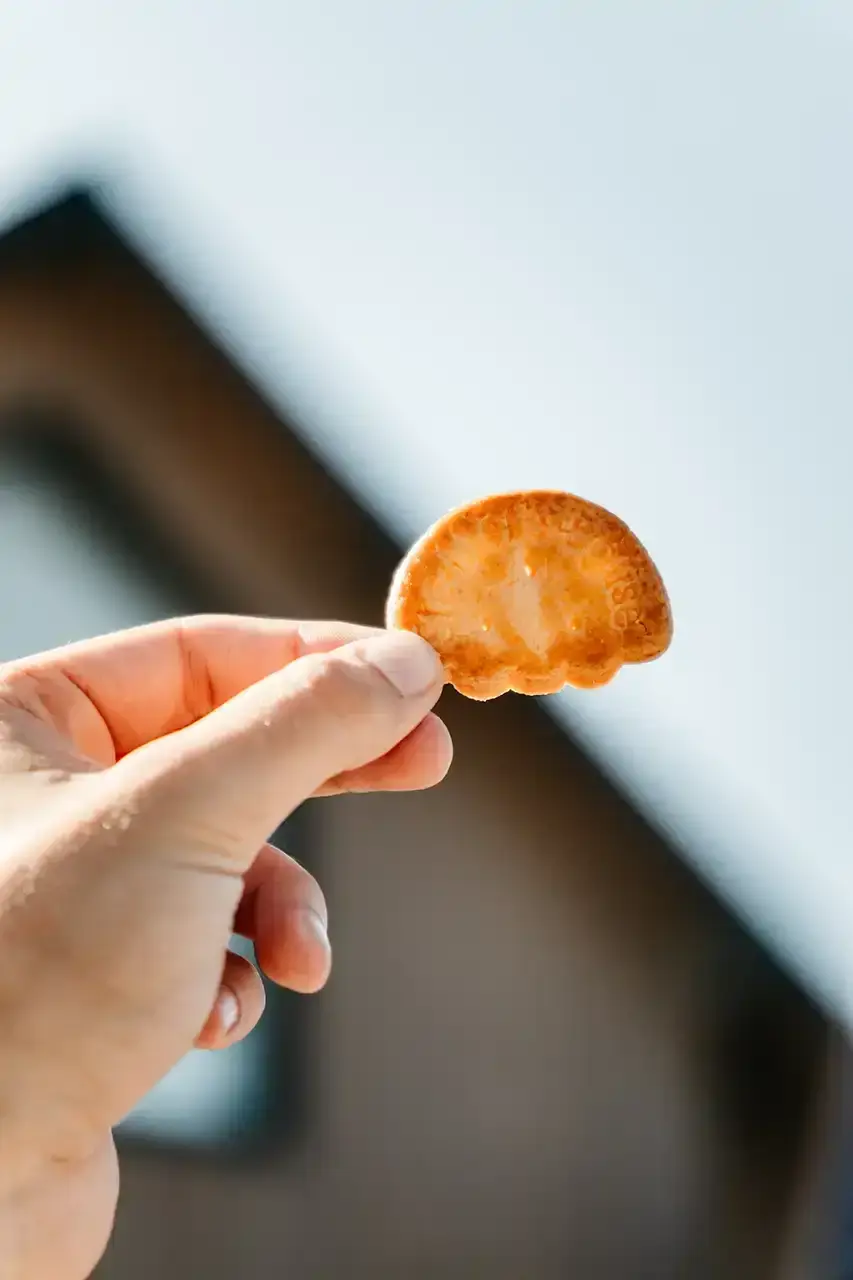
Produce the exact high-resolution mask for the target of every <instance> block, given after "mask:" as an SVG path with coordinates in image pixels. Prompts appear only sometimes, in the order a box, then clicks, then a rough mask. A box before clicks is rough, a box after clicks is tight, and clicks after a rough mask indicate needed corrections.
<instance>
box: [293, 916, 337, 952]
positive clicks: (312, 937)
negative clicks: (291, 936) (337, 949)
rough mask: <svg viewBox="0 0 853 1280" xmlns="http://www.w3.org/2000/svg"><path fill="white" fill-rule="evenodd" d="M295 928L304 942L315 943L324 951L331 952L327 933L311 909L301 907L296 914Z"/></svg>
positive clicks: (318, 917) (320, 920) (319, 918)
mask: <svg viewBox="0 0 853 1280" xmlns="http://www.w3.org/2000/svg"><path fill="white" fill-rule="evenodd" d="M297 920H298V924H297V928H298V930H299V932H300V934H301V935H302V938H303V940H304V941H305V942H308V943H311V942H317V943H319V944H320V946H321V947H323V948H324V949H325V950H326V951H331V949H332V948H331V944H330V943H329V932H328V930H327V928H326V926H325V925H324V923H323V921H322V919H321V917H320V916H319V915H318V914H317V912H316V911H314V910H313V909H312V908H311V907H302V908H301V909H300V911H299V912H298V913H297Z"/></svg>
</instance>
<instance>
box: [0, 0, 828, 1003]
mask: <svg viewBox="0 0 853 1280" xmlns="http://www.w3.org/2000/svg"><path fill="white" fill-rule="evenodd" d="M201 15H203V16H201ZM0 121H2V128H0V208H2V210H3V215H4V217H5V218H11V217H13V216H14V215H15V213H16V211H17V209H19V208H20V206H21V203H22V202H25V201H26V200H28V199H29V198H30V197H31V195H32V193H33V191H34V190H35V189H36V188H37V187H38V185H39V184H40V183H41V182H43V181H44V180H46V179H49V178H53V177H55V176H56V175H57V173H58V172H68V173H74V172H77V171H79V168H80V166H81V165H82V166H84V167H89V168H95V169H103V170H104V171H105V172H106V173H107V175H108V176H109V178H110V180H111V196H112V200H113V203H114V206H115V208H116V210H117V211H119V212H120V213H121V215H122V217H123V218H124V219H125V220H126V221H127V222H128V224H129V226H130V227H131V229H132V230H133V232H134V234H135V235H137V236H138V237H139V239H140V241H141V242H142V243H143V244H145V246H146V247H147V248H149V249H150V250H151V251H152V252H154V253H155V254H156V255H157V256H158V258H159V259H160V260H161V261H162V263H163V264H164V266H165V267H166V268H167V269H168V271H169V272H170V274H171V276H172V278H173V279H174V280H175V281H176V282H177V283H178V285H179V286H180V287H181V288H182V289H183V290H184V291H185V293H186V295H187V297H188V298H190V299H191V300H192V301H193V303H194V305H196V306H197V307H198V308H199V309H200V310H201V311H202V313H203V314H204V315H205V316H206V317H207V318H208V320H209V321H211V322H212V323H214V324H216V325H217V326H218V327H219V328H220V329H221V330H223V331H224V332H225V334H226V337H227V340H228V341H229V343H230V344H231V346H232V347H233V349H234V350H235V352H236V353H237V354H238V355H239V356H240V357H241V359H243V360H244V361H247V362H248V363H249V364H250V366H251V368H252V370H253V371H254V373H255V375H256V377H257V378H258V379H259V380H260V381H261V382H262V383H263V385H264V386H265V388H266V389H267V391H268V392H269V393H270V394H271V396H272V397H273V398H274V399H275V398H281V397H285V398H286V399H287V402H288V403H291V404H295V406H296V408H297V409H298V411H299V413H300V415H301V417H302V420H303V421H304V423H305V425H306V428H307V429H308V430H309V431H310V433H311V435H312V437H313V439H314V440H315V442H316V444H317V445H318V447H319V448H320V449H321V450H322V451H323V452H324V453H325V455H326V456H327V458H328V459H329V460H330V461H331V462H332V463H333V465H334V466H336V467H337V468H339V469H341V470H342V471H343V472H345V473H346V474H347V475H348V476H350V477H352V478H353V479H354V480H355V481H356V483H357V485H358V487H359V490H360V492H361V493H362V495H363V496H364V498H365V500H366V501H368V502H369V503H371V504H372V505H373V506H375V508H376V509H378V510H379V511H381V513H382V514H383V515H384V516H385V517H386V518H387V519H388V520H389V521H390V522H391V524H392V525H393V527H394V528H395V530H396V531H397V532H398V534H400V535H401V536H402V537H406V538H408V537H412V536H414V535H416V534H417V533H418V532H420V530H421V529H422V527H423V526H424V525H425V524H427V523H428V522H430V521H431V520H432V519H434V518H435V517H436V516H437V515H438V514H440V513H441V512H442V511H443V510H444V509H445V508H446V507H447V506H449V505H451V504H454V503H456V502H458V501H461V500H464V499H466V498H468V497H473V496H477V495H478V494H480V493H483V492H487V491H490V490H493V489H501V488H510V487H514V486H516V485H522V484H523V485H527V484H535V485H547V486H555V487H563V488H568V489H571V490H574V491H577V492H580V493H582V494H584V495H585V496H588V497H590V498H593V499H594V500H596V501H599V502H602V503H604V504H605V505H607V506H610V507H612V508H613V509H614V510H616V511H618V512H619V513H620V514H621V515H623V516H624V517H625V518H626V519H627V520H628V521H629V523H631V524H632V525H633V527H634V528H635V529H636V531H637V532H638V533H639V535H640V537H641V538H643V540H644V541H645V542H646V543H647V545H648V546H649V548H650V550H651V551H652V553H653V554H654V556H655V557H656V559H657V561H658V563H659V566H660V568H661V570H662V572H663V574H664V576H665V578H666V580H667V583H668V585H669V588H670V591H671V595H672V599H673V605H674V610H675V619H676V628H677V634H676V642H675V645H674V647H673V649H672V652H671V654H670V655H668V656H667V657H666V658H665V659H664V660H662V661H661V662H660V663H657V664H653V665H652V666H649V667H646V668H639V669H635V670H632V671H627V672H623V673H622V674H621V675H620V677H619V678H618V680H617V681H616V682H615V683H614V684H613V685H612V686H610V687H609V688H608V689H606V690H603V691H600V692H598V693H595V694H573V695H571V696H569V697H566V698H564V699H562V700H561V701H560V703H559V704H558V711H559V714H560V715H562V716H564V717H565V718H566V720H567V721H568V722H569V723H570V724H571V725H572V727H573V728H575V730H576V731H577V732H579V733H580V734H581V736H582V737H583V738H584V739H585V741H587V743H588V744H589V745H590V747H591V748H592V749H593V750H594V751H596V752H598V753H599V754H600V755H601V757H602V758H603V759H605V760H606V761H607V762H608V764H609V765H610V766H611V767H613V768H614V769H616V770H617V771H618V772H619V773H620V775H621V776H622V777H623V778H624V779H625V780H627V782H628V784H629V785H630V786H631V787H632V789H633V790H634V792H635V794H636V795H637V796H638V797H640V798H641V799H642V801H643V802H644V803H645V804H647V805H648V806H650V808H651V809H653V810H654V811H655V812H656V813H659V814H663V815H664V818H665V820H666V822H667V824H668V825H669V827H670V829H671V830H672V831H673V833H674V835H675V838H676V839H677V840H678V841H679V842H680V843H681V844H682V845H683V846H684V848H685V849H686V851H687V852H688V854H689V856H690V857H691V858H692V859H694V860H695V862H696V865H697V866H698V867H699V868H700V870H701V871H702V873H703V874H705V875H707V876H709V877H710V878H711V879H712V880H713V881H714V883H715V884H716V885H717V886H718V888H720V890H721V891H722V892H723V893H724V894H727V895H728V896H730V897H731V898H732V900H733V901H735V902H736V903H737V904H738V906H739V908H740V909H741V910H742V911H743V912H745V913H746V914H748V915H749V916H750V917H751V918H752V919H753V920H754V921H755V922H756V923H757V924H758V925H759V927H760V928H761V929H763V930H764V931H766V933H767V934H768V935H769V936H771V937H772V938H773V939H774V941H775V943H776V945H777V946H778V947H779V949H780V951H781V952H782V953H783V954H786V955H788V956H789V958H791V959H792V962H793V963H794V964H795V966H796V967H797V968H798V970H799V971H800V973H801V974H802V975H803V976H805V977H806V978H807V980H808V981H810V982H812V983H814V984H816V985H817V987H819V989H820V991H821V993H822V994H823V996H824V998H825V999H826V1000H828V1001H830V1002H831V1003H832V1004H833V1005H834V1007H835V1008H836V1009H838V1010H841V1011H843V1012H844V1014H845V1016H847V1017H848V1018H849V1019H850V1020H851V1021H853V928H851V924H853V869H851V862H850V825H851V824H850V815H849V808H848V803H847V789H848V785H849V783H848V772H849V763H850V758H851V751H850V747H849V733H848V724H849V722H850V720H851V718H853V671H851V666H850V663H849V661H848V660H847V654H846V643H845V642H846V640H847V636H848V635H849V634H850V632H851V629H853V607H851V604H850V601H849V598H848V596H847V594H846V592H845V589H844V588H845V586H846V581H847V578H848V576H849V572H850V562H851V558H853V512H851V505H850V499H849V472H850V469H851V461H853V443H851V437H850V420H851V414H853V361H851V356H850V345H851V338H853V232H851V228H853V177H851V163H850V154H851V147H853V6H850V5H849V3H847V0H800V2H799V3H788V2H785V0H766V2H764V3H757V2H750V0H713V2H711V0H707V2H701V0H678V2H676V0H670V2H669V3H664V2H663V0H646V2H645V3H643V4H637V3H634V0H607V3H599V4H593V3H580V2H577V3H573V2H572V0H551V2H550V3H548V2H546V0H514V2H512V3H510V2H503V3H501V2H500V0H479V2H475V0H431V3H430V4H423V3H416V2H415V0H362V2H361V3H359V4H353V3H351V2H350V0H324V2H323V3H318V4H305V3H297V2H296V0H278V2H274V0H253V2H251V3H247V2H245V0H241V2H240V3H239V4H238V3H237V0H233V2H232V3H213V2H212V0H211V2H210V3H207V4H205V5H203V6H202V5H199V4H197V3H194V2H193V0H148V2H147V3H144V4H143V3H137V4H130V3H127V4H122V5H115V4H110V3H108V2H107V0H100V2H99V3H96V0H71V2H70V3H69V0H62V2H61V0H17V2H15V3H10V0H0Z"/></svg>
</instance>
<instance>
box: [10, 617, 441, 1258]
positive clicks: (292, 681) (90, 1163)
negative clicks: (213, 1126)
mask: <svg viewBox="0 0 853 1280" xmlns="http://www.w3.org/2000/svg"><path fill="white" fill-rule="evenodd" d="M442 683H443V674H442V669H441V665H440V663H439V661H438V658H437V656H436V655H435V653H434V652H433V650H432V649H431V648H430V647H429V646H428V645H427V644H426V643H425V642H424V641H422V640H419V639H418V638H417V637H415V636H411V635H407V634H405V633H402V632H381V631H375V630H372V629H368V628H363V627H355V626H349V625H346V624H341V623H303V624H298V623H293V622H278V621H268V620H262V619H246V618H228V617H222V618H215V617H214V618H198V619H191V620H184V621H182V622H169V623H160V624H155V625H153V626H150V627H143V628H138V629H136V630H133V631H128V632H123V633H120V634H117V635H113V636H107V637H104V638H101V639H98V640H93V641H89V642H85V643H82V644H76V645H72V646H69V647H67V648H63V649H59V650H54V651H52V652H50V653H47V654H43V655H40V656H38V657H35V658H28V659H26V660H23V661H20V662H14V663H10V664H7V665H5V666H2V667H0V823H2V827H1V828H0V829H2V832H3V835H2V845H0V1025H2V1028H3V1037H2V1055H0V1121H1V1122H2V1123H0V1259H2V1260H3V1261H4V1262H5V1263H6V1266H5V1267H4V1268H3V1274H4V1275H9V1276H11V1277H14V1278H15V1280H17V1277H18V1276H21V1277H23V1276H26V1277H30V1276H32V1277H38V1280H41V1277H42V1276H47V1275H48V1274H49V1275H50V1277H51V1280H65V1277H68V1280H78V1277H83V1276H85V1275H87V1274H88V1272H89V1270H90V1269H91V1267H92V1266H94V1264H95V1262H96V1261H97V1257H98V1256H99V1253H100V1251H101V1250H102V1248H103V1245H104V1243H105V1240H106V1237H107V1235H108V1233H109V1230H110V1226H111V1222H112V1213H113V1208H114V1202H115V1196H116V1189H117V1182H116V1171H115V1153H114V1148H113V1146H112V1139H111V1137H110V1131H111V1128H112V1126H113V1125H115V1124H116V1123H117V1122H118V1121H119V1120H120V1119H121V1118H122V1117H123V1116H125V1115H126V1114H127V1113H128V1112H129V1111H130V1110H132V1108H133V1107H134V1105H135V1104H136V1103H137V1102H138V1100H139V1099H140V1098H141V1097H142V1096H143V1095H144V1094H145V1093H147V1092H148V1090H149V1089H150V1088H151V1087H152V1086H153V1085H154V1084H155V1083H156V1082H157V1081H158V1080H159V1079H160V1078H161V1077H162V1076H163V1075H165V1073H166V1072H167V1071H168V1070H169V1069H170V1068H171V1067H172V1066H173V1065H174V1064H175V1063H176V1062H177V1061H178V1060H179V1059H180V1058H181V1057H182V1056H183V1055H184V1054H185V1053H186V1052H187V1051H188V1050H189V1049H190V1048H191V1047H192V1046H193V1045H194V1044H195V1045H199V1046H201V1047H205V1048H218V1047H222V1046H225V1045H229V1044H233V1043H234V1042H235V1041H236V1040H238V1039H240V1038H242V1037H243V1036H245V1035H246V1034H247V1033H248V1032H249V1031H250V1030H251V1028H252V1027H253V1026H254V1025H255V1024H256V1022H257V1021H258V1019H259V1017H260V1016H261V1012H262V1006H263V986H262V983H261V980H260V977H259V975H258V973H257V971H256V970H255V969H254V967H253V966H252V965H251V964H250V963H249V961H247V960H246V959H244V958H243V957H241V956H238V955H235V954H234V953H232V952H230V951H229V950H228V942H229V939H230V937H231V934H232V933H233V932H235V931H236V932H239V933H241V934H244V935H245V936H246V937H248V938H251V939H252V941H253V942H254V944H255V950H256V955H257V959H258V962H259V964H260V966H261V967H262V968H263V970H264V971H265V972H266V973H267V975H268V976H269V977H270V978H271V979H272V980H273V981H275V982H277V983H279V984H281V985H283V986H287V987H290V988H292V989H294V990H296V991H301V992H306V993H307V992H312V991H316V990H317V989H319V988H320V987H321V986H322V985H323V983H324V982H325V980H326V978H327V976H328V973H329V967H330V962H331V953H330V950H329V944H328V940H327V935H326V925H327V918H326V906H325V902H324V899H323V895H322V892H321V890H320V888H319V886H318V885H317V884H316V882H315V881H314V879H313V878H312V877H311V876H310V875H308V873H307V872H306V871H304V870H303V869H302V868H301V867H299V866H298V864H296V863H295V862H294V861H292V860H291V859H290V858H288V857H287V856H286V855H285V854H283V853H280V852H279V851H278V850H277V849H275V848H273V846H271V845H269V844H267V843H266V841H267V838H268V836H269V835H270V833H271V832H272V831H274V830H275V829H276V828H277V827H278V826H279V824H280V823H281V822H282V820H283V819H284V818H285V817H286V816H287V815H288V814H289V813H290V812H292V811H293V810H294V809H295V808H296V807H297V806H298V805H299V804H300V803H301V802H302V801H303V800H305V799H307V798H308V797H310V796H316V795H332V794H336V793H339V792H344V791H365V790H408V789H417V788H422V787H427V786H431V785H433V784H434V783H436V782H438V781H439V780H440V778H441V777H443V775H444V773H445V772H446V770H447V768H448V766H449V762H450V757H451V748H450V740H449V736H448V734H447V731H446V729H445V728H444V726H443V724H442V723H441V721H440V720H438V719H437V717H435V716H434V715H431V714H430V708H431V707H432V706H433V705H434V703H435V702H436V701H437V699H438V696H439V694H440V692H441V688H442ZM81 1197H82V1198H83V1201H84V1202H85V1203H84V1204H83V1206H82V1210H81V1207H80V1205H79V1204H78V1201H80V1198H81ZM4 1204H5V1205H6V1215H5V1218H4V1216H3V1213H2V1206H3V1205H4ZM72 1204H73V1205H75V1206H76V1208H75V1213H74V1222H73V1223H71V1222H70V1220H69V1221H66V1219H67V1218H69V1212H70V1209H71V1206H72ZM34 1205H35V1206H37V1209H38V1212H37V1213H36V1214H35V1218H36V1219H37V1230H35V1232H34V1233H31V1232H30V1227H29V1226H28V1221H29V1220H28V1218H27V1213H28V1211H29V1209H31V1208H32V1207H33V1206H34ZM49 1222H54V1225H56V1230H55V1231H53V1240H54V1244H58V1243H59V1241H60V1238H62V1239H63V1247H62V1251H61V1264H60V1263H59V1262H58V1261H57V1260H56V1259H55V1258H54V1257H53V1255H52V1254H51V1256H50V1258H49V1259H48V1258H45V1257H43V1249H44V1248H46V1247H50V1246H48V1245H46V1244H45V1241H46V1240H47V1238H48V1236H49V1235H50V1234H51V1229H50V1226H49V1225H48V1224H49ZM57 1223H58V1225H57ZM30 1225H32V1224H30ZM69 1232H70V1233H71V1235H72V1236H73V1241H72V1242H69V1239H68V1238H66V1237H67V1236H68V1233H69ZM4 1252H5V1255H6V1256H5V1258H4V1257H3V1255H4ZM75 1267H77V1269H76V1270H75ZM16 1268H17V1269H16Z"/></svg>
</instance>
